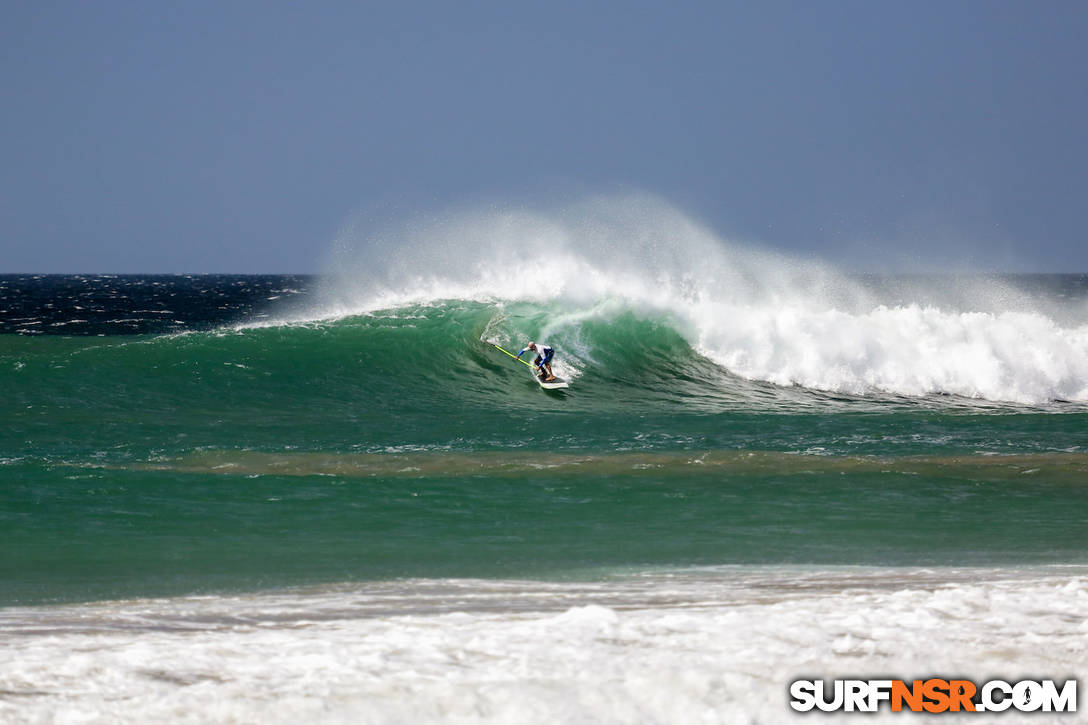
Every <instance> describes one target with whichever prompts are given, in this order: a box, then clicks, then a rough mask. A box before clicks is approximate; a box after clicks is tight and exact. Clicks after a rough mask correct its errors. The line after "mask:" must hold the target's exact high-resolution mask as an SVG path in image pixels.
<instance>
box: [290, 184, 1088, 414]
mask: <svg viewBox="0 0 1088 725" xmlns="http://www.w3.org/2000/svg"><path fill="white" fill-rule="evenodd" d="M332 265H333V267H334V272H333V274H331V275H330V278H329V279H330V281H329V283H328V284H327V285H326V287H325V289H324V290H323V291H322V294H321V295H320V296H319V297H320V302H319V305H318V307H317V309H315V310H313V311H312V316H313V317H318V318H334V317H344V316H351V315H358V314H368V313H373V312H375V311H378V310H391V309H398V308H405V307H408V306H411V307H413V308H416V312H417V313H418V306H419V305H429V304H436V303H439V302H447V303H448V302H450V301H458V300H460V301H475V302H485V303H491V304H494V305H495V306H496V309H497V310H499V313H497V319H498V320H499V321H501V317H502V314H501V311H502V310H503V309H504V308H506V307H507V306H508V305H510V304H511V303H519V304H532V305H536V306H537V309H538V310H539V312H540V313H542V314H540V315H537V316H534V319H535V320H538V322H537V324H538V326H537V327H535V329H517V330H516V334H518V335H527V336H532V337H538V338H543V339H547V340H549V341H552V342H557V343H561V344H562V345H563V346H564V347H565V348H566V350H564V352H565V353H570V354H572V355H573V357H574V358H579V357H581V358H583V359H589V360H590V361H592V358H593V357H594V355H595V354H599V352H595V351H594V350H593V349H590V348H589V347H587V346H586V345H584V344H582V343H581V340H582V338H583V337H584V335H583V334H582V331H583V328H584V326H585V325H587V324H591V323H597V324H599V323H602V322H603V323H607V322H608V321H610V320H615V319H617V318H618V317H620V316H621V315H635V316H636V317H638V318H642V319H646V320H651V321H655V322H661V323H664V324H667V325H668V326H670V327H671V328H673V329H674V330H675V331H676V332H677V333H678V334H679V335H681V336H682V337H683V339H684V340H685V341H686V342H687V344H688V345H690V347H691V348H692V349H693V350H694V351H695V352H697V353H698V354H700V355H702V356H705V357H706V358H708V359H709V360H711V361H712V362H714V363H716V364H717V365H719V366H721V367H722V368H724V369H725V370H727V371H729V372H730V373H732V374H735V375H739V376H742V377H744V378H747V379H750V380H757V381H767V382H771V383H775V384H778V385H787V386H788V385H798V386H803V387H806V388H812V389H817V390H824V391H833V392H840V393H849V394H854V395H866V394H880V393H887V394H894V395H907V396H921V395H926V394H933V393H940V394H951V395H958V396H966V397H972V398H982V399H988V400H998V401H1012V402H1022V403H1038V402H1045V401H1049V400H1071V401H1088V298H1086V297H1085V296H1084V294H1083V291H1082V293H1081V294H1080V295H1079V296H1078V295H1073V296H1061V295H1058V294H1056V293H1054V292H1053V291H1052V290H1050V291H1039V290H1035V291H1031V290H1025V289H1024V288H1023V286H1022V285H1018V284H1015V283H1014V282H1012V281H1010V280H1009V279H1001V278H984V277H981V276H979V277H970V276H969V277H963V276H958V277H951V276H949V277H945V278H941V277H915V278H904V277H883V278H882V277H875V276H874V277H859V276H856V275H849V274H847V273H844V272H842V271H840V270H838V269H836V268H834V267H832V266H830V265H828V264H824V263H822V262H819V261H817V260H813V259H804V258H800V257H794V256H789V255H786V254H782V253H779V252H775V251H770V250H766V249H760V248H758V247H754V246H751V245H747V244H742V243H738V242H735V241H731V240H726V239H722V238H721V237H719V236H718V235H716V234H715V233H714V232H712V231H711V230H709V229H707V228H706V227H704V226H702V225H700V224H699V223H698V222H696V221H694V220H692V219H691V218H690V217H688V216H686V215H685V214H684V213H683V212H681V211H680V210H678V209H676V208H675V207H673V206H671V205H669V204H668V203H666V202H664V201H662V200H660V199H657V198H654V197H650V196H645V195H633V196H627V197H621V198H598V199H592V200H588V201H583V202H579V203H576V204H571V205H567V206H565V207H562V208H558V209H555V210H550V211H541V210H531V209H524V208H522V209H508V208H507V209H495V208H474V209H467V210H460V211H454V212H450V213H447V214H443V215H439V216H434V217H431V218H428V219H423V220H421V219H413V220H410V221H408V222H393V223H386V224H371V223H367V222H365V221H364V220H361V219H360V220H355V221H353V222H352V223H350V224H348V225H346V226H345V228H344V229H343V230H342V232H341V233H340V235H339V237H338V239H337V241H336V245H335V249H334V251H333V255H332ZM489 332H490V333H492V334H497V335H499V336H500V338H502V339H503V340H504V341H505V339H506V337H510V336H511V335H513V334H514V331H512V330H510V329H508V328H507V329H504V328H503V326H502V325H501V324H497V325H495V326H493V329H492V326H489ZM504 335H505V337H503V336H504ZM516 341H519V340H516ZM629 347H630V349H629V350H628V352H629V353H630V354H631V355H634V356H637V355H638V354H639V341H638V340H637V339H634V340H631V341H630V346H629Z"/></svg>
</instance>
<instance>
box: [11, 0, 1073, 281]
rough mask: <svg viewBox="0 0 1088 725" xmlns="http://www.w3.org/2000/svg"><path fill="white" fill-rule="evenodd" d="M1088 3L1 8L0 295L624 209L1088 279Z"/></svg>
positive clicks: (820, 244)
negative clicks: (393, 231) (417, 222)
mask: <svg viewBox="0 0 1088 725" xmlns="http://www.w3.org/2000/svg"><path fill="white" fill-rule="evenodd" d="M1086 38H1088V3H1086V2H1083V1H1068V2H1062V1H1054V0H1047V1H1045V2H1027V1H1026V0H1017V1H1015V2H1008V1H1005V0H978V1H975V2H919V1H915V0H911V1H910V2H907V1H905V0H904V1H903V2H894V3H893V2H880V1H874V0H861V1H857V2H854V1H850V2H845V1H843V2H840V1H836V0H828V1H826V2H763V1H760V2H726V1H724V0H720V1H718V2H706V3H690V2H678V3H663V2H608V3H605V2H555V1H550V2H510V1H509V0H506V1H504V2H444V1H442V2H419V3H412V2H389V3H384V2H293V1H292V2H283V1H279V0H261V1H255V2H232V1H230V0H214V1H210V2H207V1H204V0H191V1H190V0H187V1H186V2H147V1H146V0H138V1H134V2H118V1H115V0H101V1H100V2H49V1H48V0H9V1H8V2H5V3H3V6H2V8H0V89H2V91H0V92H2V96H0V103H2V111H0V272H311V271H319V264H320V260H321V259H322V257H323V256H324V254H325V252H326V250H327V249H328V247H329V245H330V244H331V241H332V239H333V237H334V235H335V233H336V230H337V229H338V228H339V227H340V226H341V225H342V224H343V223H344V222H345V220H346V219H347V218H348V217H349V216H350V215H351V214H352V213H353V212H355V211H357V210H359V209H361V208H368V207H371V206H373V205H387V206H388V205H393V206H395V207H396V208H400V209H405V210H425V209H430V208H436V207H444V206H448V205H456V204H459V203H462V202H463V201H465V200H471V201H473V202H479V201H480V200H489V199H493V200H496V201H498V202H504V203H505V202H513V203H519V202H522V201H524V200H532V199H533V198H534V197H536V195H538V194H542V193H545V194H570V195H575V196H576V195H578V194H581V193H586V194H591V193H595V192H616V191H622V190H625V189H632V190H639V191H647V192H651V193H655V194H659V195H661V196H662V197H664V198H666V199H668V200H671V201H672V202H674V203H676V204H677V205H678V206H680V207H681V208H682V209H685V210H687V211H688V212H690V213H691V214H692V216H694V217H695V218H696V219H699V220H701V221H702V222H703V223H705V224H707V225H708V226H710V227H711V228H713V229H715V230H717V231H719V232H720V233H721V234H722V236H725V237H735V238H739V239H744V240H747V241H750V242H756V243H759V244H762V245H765V246H768V247H771V248H776V249H782V250H789V251H798V252H802V253H806V254H815V255H819V256H821V257H824V258H827V259H830V260H832V261H836V262H840V263H843V264H845V265H847V266H851V265H855V266H863V267H864V266H870V267H871V266H877V267H880V266H881V265H882V264H884V263H885V262H887V261H888V260H900V259H904V260H908V261H909V260H926V259H944V258H946V257H948V256H949V250H950V249H951V250H955V254H954V255H953V256H955V255H959V256H960V257H962V258H963V259H964V260H966V261H967V262H968V263H969V264H977V265H979V266H986V267H989V268H995V267H996V268H1000V269H1006V270H1010V271H1017V270H1019V271H1031V270H1038V271H1088V243H1086V242H1088V240H1086V235H1085V208H1086V206H1088V205H1086V201H1085V200H1086V192H1088V183H1086V182H1088V139H1086V135H1088V134H1086V129H1088V42H1086V40H1085V39H1086Z"/></svg>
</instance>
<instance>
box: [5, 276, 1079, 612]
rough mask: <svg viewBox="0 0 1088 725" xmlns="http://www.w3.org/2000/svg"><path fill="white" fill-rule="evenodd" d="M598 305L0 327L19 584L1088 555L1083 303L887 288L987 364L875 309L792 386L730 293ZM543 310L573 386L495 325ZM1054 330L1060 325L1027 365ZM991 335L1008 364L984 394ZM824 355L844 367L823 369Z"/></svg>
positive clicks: (78, 591)
mask: <svg viewBox="0 0 1088 725" xmlns="http://www.w3.org/2000/svg"><path fill="white" fill-rule="evenodd" d="M205 282H206V280H205ZM1058 282H1061V285H1065V286H1064V287H1061V288H1062V289H1065V288H1066V287H1068V285H1069V284H1071V283H1070V281H1069V280H1068V279H1066V278H1061V279H1059V280H1058V281H1056V282H1054V284H1053V288H1054V289H1058V287H1059V286H1061V285H1059V284H1058ZM124 283H125V281H124V280H121V282H119V283H118V284H121V285H122V286H123V285H124ZM1074 287H1075V285H1074ZM1082 292H1083V290H1082ZM1063 299H1064V298H1063ZM116 304H117V305H119V306H120V307H122V308H123V307H124V306H125V305H126V304H129V306H130V307H131V306H133V305H134V303H126V302H124V301H121V302H117V303H116ZM141 304H144V305H145V306H146V301H144V302H141ZM1068 307H1069V305H1067V308H1068ZM583 308H584V309H592V310H593V313H592V314H588V313H587V314H584V315H581V316H576V317H575V318H570V319H568V320H567V321H565V322H563V321H560V322H557V318H559V317H561V315H562V314H565V313H566V312H568V311H569V309H570V306H559V305H558V304H554V303H553V304H550V305H542V304H540V303H533V302H524V301H494V300H487V299H483V300H474V299H442V300H432V301H429V302H427V303H404V304H398V305H396V306H393V307H386V308H383V309H373V310H368V311H364V312H359V313H355V314H349V315H346V316H341V317H338V318H337V319H329V320H325V321H306V322H289V321H287V318H289V316H288V315H283V316H282V317H283V319H281V320H279V321H277V319H276V316H275V315H272V316H271V318H269V319H266V320H264V321H263V322H262V323H261V325H262V326H258V327H253V326H249V327H246V326H235V325H230V324H219V325H214V324H213V325H209V324H200V325H197V324H191V325H188V326H186V325H178V326H179V327H182V328H184V329H186V331H185V332H182V333H170V334H151V333H144V334H106V335H105V336H78V337H76V336H60V335H49V334H46V335H14V334H9V335H0V389H2V390H3V391H4V393H3V395H2V397H0V419H2V420H3V426H2V427H0V477H2V480H3V484H2V487H0V526H2V527H3V530H4V532H5V545H4V547H2V548H0V605H12V604H39V603H45V602H54V601H80V600H95V599H108V598H121V597H132V596H147V595H176V594H189V593H207V592H231V591H248V590H256V589H265V588H275V587H283V586H292V585H300V584H323V583H337V582H352V581H367V580H387V579H396V578H400V577H483V578H526V579H549V580H550V579H555V580H576V579H587V578H588V579H592V578H595V577H601V576H607V575H610V574H614V573H617V572H621V573H622V572H629V571H636V570H643V569H662V568H665V569H668V568H675V567H685V566H692V565H720V564H800V565H805V564H820V565H827V564H859V565H878V566H884V565H887V566H916V565H922V566H927V565H966V566H975V565H980V566H981V565H992V566H998V565H1034V564H1054V563H1088V551H1086V548H1085V546H1084V542H1085V541H1088V516H1086V515H1085V513H1084V512H1085V511H1086V510H1088V406H1086V401H1085V400H1084V399H1081V398H1078V397H1077V396H1078V391H1079V390H1081V389H1086V386H1088V381H1086V380H1085V379H1083V378H1081V377H1079V376H1080V375H1081V373H1080V370H1082V369H1083V368H1078V367H1077V365H1082V366H1083V364H1084V363H1083V361H1081V362H1079V363H1078V362H1077V361H1076V360H1074V359H1072V357H1071V358H1070V359H1068V360H1065V359H1062V358H1061V355H1063V354H1066V353H1065V352H1063V351H1065V350H1072V351H1074V352H1075V351H1076V350H1077V349H1079V348H1077V345H1082V346H1083V344H1084V343H1083V340H1084V339H1085V337H1086V333H1085V328H1084V327H1083V326H1082V325H1080V323H1078V322H1076V320H1074V322H1073V323H1069V322H1068V321H1063V322H1062V323H1061V324H1060V325H1059V324H1057V323H1055V322H1054V321H1053V316H1051V317H1047V316H1045V315H1042V314H1041V313H1033V315H1034V316H1032V315H1027V316H1024V315H1020V316H1015V315H1009V316H1002V315H1001V314H999V313H998V314H995V313H993V312H988V313H979V314H980V315H981V316H979V317H972V316H970V315H968V316H966V317H965V316H964V313H960V312H952V313H949V312H941V311H934V310H931V311H930V312H928V313H927V311H926V310H927V309H929V308H925V307H911V306H910V305H907V306H905V307H904V306H893V307H888V308H884V310H885V312H884V313H888V314H891V313H895V314H898V315H900V317H899V320H900V322H901V323H902V324H903V325H907V324H908V323H911V321H912V320H913V321H914V323H917V324H918V325H921V326H922V327H920V328H919V329H921V330H922V332H919V333H917V334H916V337H917V336H918V335H923V334H934V335H944V336H945V337H944V338H943V342H944V344H945V345H946V350H947V347H948V346H952V345H957V344H961V343H962V344H963V345H968V347H961V348H959V350H960V351H959V352H958V353H957V354H958V355H959V356H960V357H961V358H962V357H963V355H964V354H965V353H964V350H974V351H975V353H977V352H978V350H983V351H984V352H989V353H990V357H989V358H985V357H983V356H982V355H981V353H978V354H979V357H978V362H977V363H971V365H968V366H967V367H965V368H963V370H965V371H967V372H963V371H961V370H959V369H953V368H948V367H941V366H944V365H945V364H946V362H947V360H948V358H949V357H950V354H949V353H947V352H944V353H942V354H937V353H935V354H934V357H933V358H932V359H927V358H925V357H924V352H923V353H920V352H919V350H920V349H922V350H924V348H922V347H920V348H918V349H902V350H900V349H899V348H897V347H896V345H900V346H902V345H903V343H902V342H901V340H900V339H899V338H896V339H894V340H891V341H887V340H884V339H883V338H881V337H880V336H879V335H877V334H876V333H873V334H872V335H871V336H870V337H869V338H866V337H865V335H866V334H869V333H867V332H866V330H869V329H870V328H869V327H865V325H868V324H870V323H872V324H876V323H874V322H872V321H873V320H874V319H876V318H875V317H873V315H876V316H879V315H880V314H884V313H881V312H880V310H879V308H878V309H876V310H872V311H867V312H865V313H864V314H860V313H852V316H851V317H850V318H849V319H845V320H842V319H840V320H838V321H837V322H836V323H835V324H837V325H838V326H839V328H840V329H842V330H843V337H842V338H837V339H836V340H830V339H826V338H825V339H823V340H820V339H816V340H814V341H812V342H810V343H809V346H808V348H809V349H810V350H812V351H814V352H813V353H812V354H814V355H817V358H816V359H815V360H813V361H810V362H811V363H812V365H809V366H808V367H806V365H808V363H806V364H805V365H801V362H798V367H796V369H792V372H790V370H787V372H788V373H789V374H790V375H791V376H793V377H794V378H795V379H796V380H797V382H795V383H793V384H782V382H781V381H780V379H779V378H780V376H779V374H778V373H779V372H781V369H782V368H779V369H774V366H773V365H771V364H770V363H767V365H768V368H767V373H766V374H756V373H753V372H752V368H753V367H755V366H757V364H758V358H759V354H758V353H759V351H760V350H761V349H762V348H761V347H760V345H762V344H763V343H764V342H765V341H763V340H762V339H758V340H757V339H755V338H751V339H749V340H748V341H749V342H750V343H751V345H750V348H744V345H745V344H747V343H746V342H745V341H744V340H741V341H740V342H736V343H734V347H733V348H729V350H734V349H740V350H741V352H744V355H740V354H739V353H738V356H736V357H732V358H728V359H727V358H726V356H719V355H717V354H716V352H715V351H718V350H721V349H724V348H725V347H726V345H725V343H724V342H722V341H723V340H726V339H727V338H729V339H732V338H730V335H734V332H730V333H729V334H728V335H727V334H726V333H725V332H722V331H721V327H722V325H723V324H724V323H723V322H722V319H723V318H722V317H714V318H713V319H712V320H710V321H704V322H705V325H704V328H700V329H693V322H692V318H684V317H683V316H681V315H677V314H675V313H674V312H670V311H669V310H664V311H662V310H661V309H656V310H654V309H646V308H643V307H639V306H637V305H625V304H620V305H613V306H610V307H608V308H607V309H606V310H605V311H601V309H600V308H599V307H592V306H591V308H585V305H583ZM1073 308H1074V313H1072V314H1073V316H1074V317H1076V315H1077V314H1079V312H1076V309H1079V308H1076V306H1075V305H1073ZM175 312H176V311H175ZM927 314H928V315H929V317H927ZM1018 314H1019V313H1018ZM865 315H870V316H869V317H866V316H865ZM119 319H123V316H119ZM779 325H780V326H779V331H780V332H781V330H782V329H784V328H783V326H784V325H785V322H782V321H779ZM957 326H958V327H957ZM695 327H697V325H696V326H695ZM946 328H947V329H946ZM953 328H954V329H953ZM872 329H881V328H872ZM949 330H950V331H949ZM1025 330H1026V331H1027V333H1025ZM1039 330H1042V331H1041V332H1038V331H1039ZM542 331H543V332H545V333H546V335H547V342H549V343H550V344H552V345H554V346H555V347H556V349H557V351H558V353H557V364H558V365H559V366H561V367H560V371H561V372H562V373H564V374H566V375H567V376H569V377H570V378H571V379H572V387H571V389H570V390H568V391H563V392H557V393H549V392H545V391H542V390H540V389H539V387H538V386H537V385H536V384H535V383H534V382H533V380H532V379H531V378H530V377H529V374H528V372H527V369H526V368H525V367H524V366H522V365H520V364H519V363H516V362H515V361H512V360H510V359H509V358H507V357H506V356H504V355H502V354H501V353H499V352H498V351H496V350H495V349H494V348H493V347H492V346H491V344H490V343H492V342H495V343H499V344H502V345H504V346H506V347H508V348H513V349H518V348H520V347H521V346H523V345H524V343H525V341H526V340H527V339H529V338H530V336H537V337H539V336H540V335H541V332H542ZM926 331H928V332H926ZM934 331H936V332H934ZM1032 331H1036V332H1037V334H1038V335H1041V336H1043V338H1042V339H1044V340H1054V341H1055V342H1054V347H1052V348H1048V349H1049V358H1047V359H1042V358H1038V359H1033V360H1029V361H1027V362H1024V361H1022V360H1020V359H1019V358H1018V357H1017V355H1021V354H1024V353H1023V350H1024V348H1025V345H1024V344H1023V341H1024V339H1025V337H1024V336H1025V334H1029V333H1030V334H1036V333H1035V332H1032ZM735 334H736V335H741V334H743V333H735ZM781 334H783V335H788V334H791V333H789V332H788V331H786V332H782V333H781ZM715 335H717V337H715ZM1047 335H1049V337H1046V336H1047ZM734 336H735V335H734ZM859 336H860V337H859ZM1078 336H1079V337H1078ZM767 344H769V345H771V346H772V347H773V345H774V344H776V343H775V341H774V340H773V339H771V340H770V341H769V342H768V343H767ZM1062 345H1065V347H1062ZM859 346H860V347H859ZM971 346H973V347H971ZM980 346H982V347H980ZM987 346H988V347H987ZM855 347H856V348H858V349H861V350H863V352H864V355H866V356H867V357H864V358H858V357H856V356H854V352H853V351H852V350H853V348H855ZM842 350H848V351H850V352H849V356H847V355H846V354H845V353H841V351H842ZM829 351H834V352H829ZM866 351H867V352H866ZM840 353H841V354H840ZM975 353H972V354H975ZM819 355H823V356H824V358H819ZM829 355H831V358H828V356H829ZM835 355H839V357H837V358H836V357H834V356H835ZM897 355H898V357H896V356H897ZM920 355H921V357H920ZM851 356H853V357H851ZM773 357H774V355H771V356H770V357H767V356H764V358H765V359H766V360H770V359H772V358H773ZM952 357H954V356H952ZM782 359H786V360H789V359H793V360H797V361H802V356H800V355H798V356H795V357H793V358H789V357H788V356H785V357H782ZM828 360H830V362H828ZM858 360H861V362H858ZM987 360H998V361H1001V362H1002V364H1003V365H1004V367H1003V368H1000V369H999V370H998V372H999V373H1000V375H997V376H991V377H990V378H988V379H989V380H990V381H991V382H987V383H985V385H989V386H990V387H988V388H985V387H980V391H981V392H980V394H977V395H965V394H962V390H963V385H964V384H965V383H964V380H968V379H970V377H971V375H973V374H974V373H973V372H971V371H974V370H978V371H979V373H978V375H979V377H980V379H981V378H982V377H985V376H990V375H991V373H990V371H989V370H990V369H989V368H988V367H987V365H988V363H987ZM753 361H756V362H753ZM935 361H936V362H935ZM821 365H823V370H824V372H823V373H822V375H823V378H822V379H825V380H826V384H824V383H821V382H820V381H818V380H810V379H809V378H807V377H806V376H808V375H810V370H811V369H814V367H813V366H815V367H819V366H821ZM1047 365H1050V366H1051V367H1053V366H1055V365H1057V366H1058V367H1059V368H1060V367H1061V366H1062V365H1064V366H1065V367H1064V368H1061V369H1058V370H1057V371H1056V372H1053V373H1051V372H1048V371H1049V370H1050V368H1048V367H1047ZM926 366H930V368H928V370H929V371H928V372H926V377H925V379H926V380H944V381H947V384H942V386H938V387H937V389H933V390H930V391H928V392H927V391H922V392H919V391H917V390H916V389H915V388H916V387H917V386H916V383H917V382H918V379H919V378H917V376H916V377H915V378H911V377H910V376H904V375H903V374H902V371H904V370H906V371H915V372H917V371H919V370H921V371H923V372H925V371H926V370H927V367H926ZM739 369H743V372H744V373H745V374H744V375H742V374H740V373H739V372H738V370H739ZM897 371H898V372H897ZM1033 371H1039V372H1038V374H1037V375H1036V373H1035V372H1033ZM1033 375H1035V377H1033ZM835 376H838V377H835ZM851 376H852V377H851ZM896 376H898V377H896ZM761 378H762V379H761ZM859 381H860V382H859ZM888 381H892V382H888ZM896 381H903V382H901V383H900V382H896ZM982 385H983V384H982V383H980V386H982ZM1001 386H1004V387H1003V388H1002V387H1001ZM940 387H945V388H946V389H944V390H942V389H940ZM994 390H997V391H1000V390H1007V391H1008V392H1009V395H1008V399H1002V398H1003V397H1004V396H1002V395H1000V394H995V393H993V392H992V391H994ZM1040 390H1041V391H1043V393H1042V394H1039V395H1035V393H1034V392H1033V391H1040ZM1025 391H1026V392H1025ZM1048 391H1049V392H1048ZM983 393H984V394H983ZM1031 395H1035V398H1034V399H1030V398H1031ZM1025 396H1027V398H1028V399H1025Z"/></svg>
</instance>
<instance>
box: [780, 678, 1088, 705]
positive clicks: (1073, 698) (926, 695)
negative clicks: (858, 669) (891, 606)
mask: <svg viewBox="0 0 1088 725" xmlns="http://www.w3.org/2000/svg"><path fill="white" fill-rule="evenodd" d="M827 685H828V683H825V682H824V681H823V680H795V681H794V682H792V683H790V698H791V699H790V707H792V708H793V709H794V710H797V711H798V712H809V711H811V710H820V711H823V712H876V711H877V710H879V709H880V707H881V705H883V704H884V703H887V704H888V705H889V706H890V708H891V710H892V712H903V711H908V712H930V713H941V712H1004V711H1006V710H1009V709H1010V708H1011V709H1013V710H1018V711H1020V712H1076V711H1077V681H1076V680H1066V681H1065V682H1064V683H1062V684H1061V686H1059V685H1058V684H1057V683H1056V682H1055V681H1054V680H1021V681H1019V682H1015V683H1009V682H1006V681H1004V680H990V681H989V682H984V683H982V684H981V685H978V684H976V683H974V682H972V681H970V680H944V679H940V678H936V677H933V678H930V679H927V680H911V681H910V682H907V681H905V680H834V681H833V682H832V683H830V686H827Z"/></svg>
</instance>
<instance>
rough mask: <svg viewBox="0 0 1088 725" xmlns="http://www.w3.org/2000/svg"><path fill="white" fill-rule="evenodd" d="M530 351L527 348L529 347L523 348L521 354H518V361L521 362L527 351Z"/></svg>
mask: <svg viewBox="0 0 1088 725" xmlns="http://www.w3.org/2000/svg"><path fill="white" fill-rule="evenodd" d="M528 349H529V348H527V347H523V348H521V352H519V353H518V360H520V359H521V356H522V355H524V354H525V351H526V350H528Z"/></svg>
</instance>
